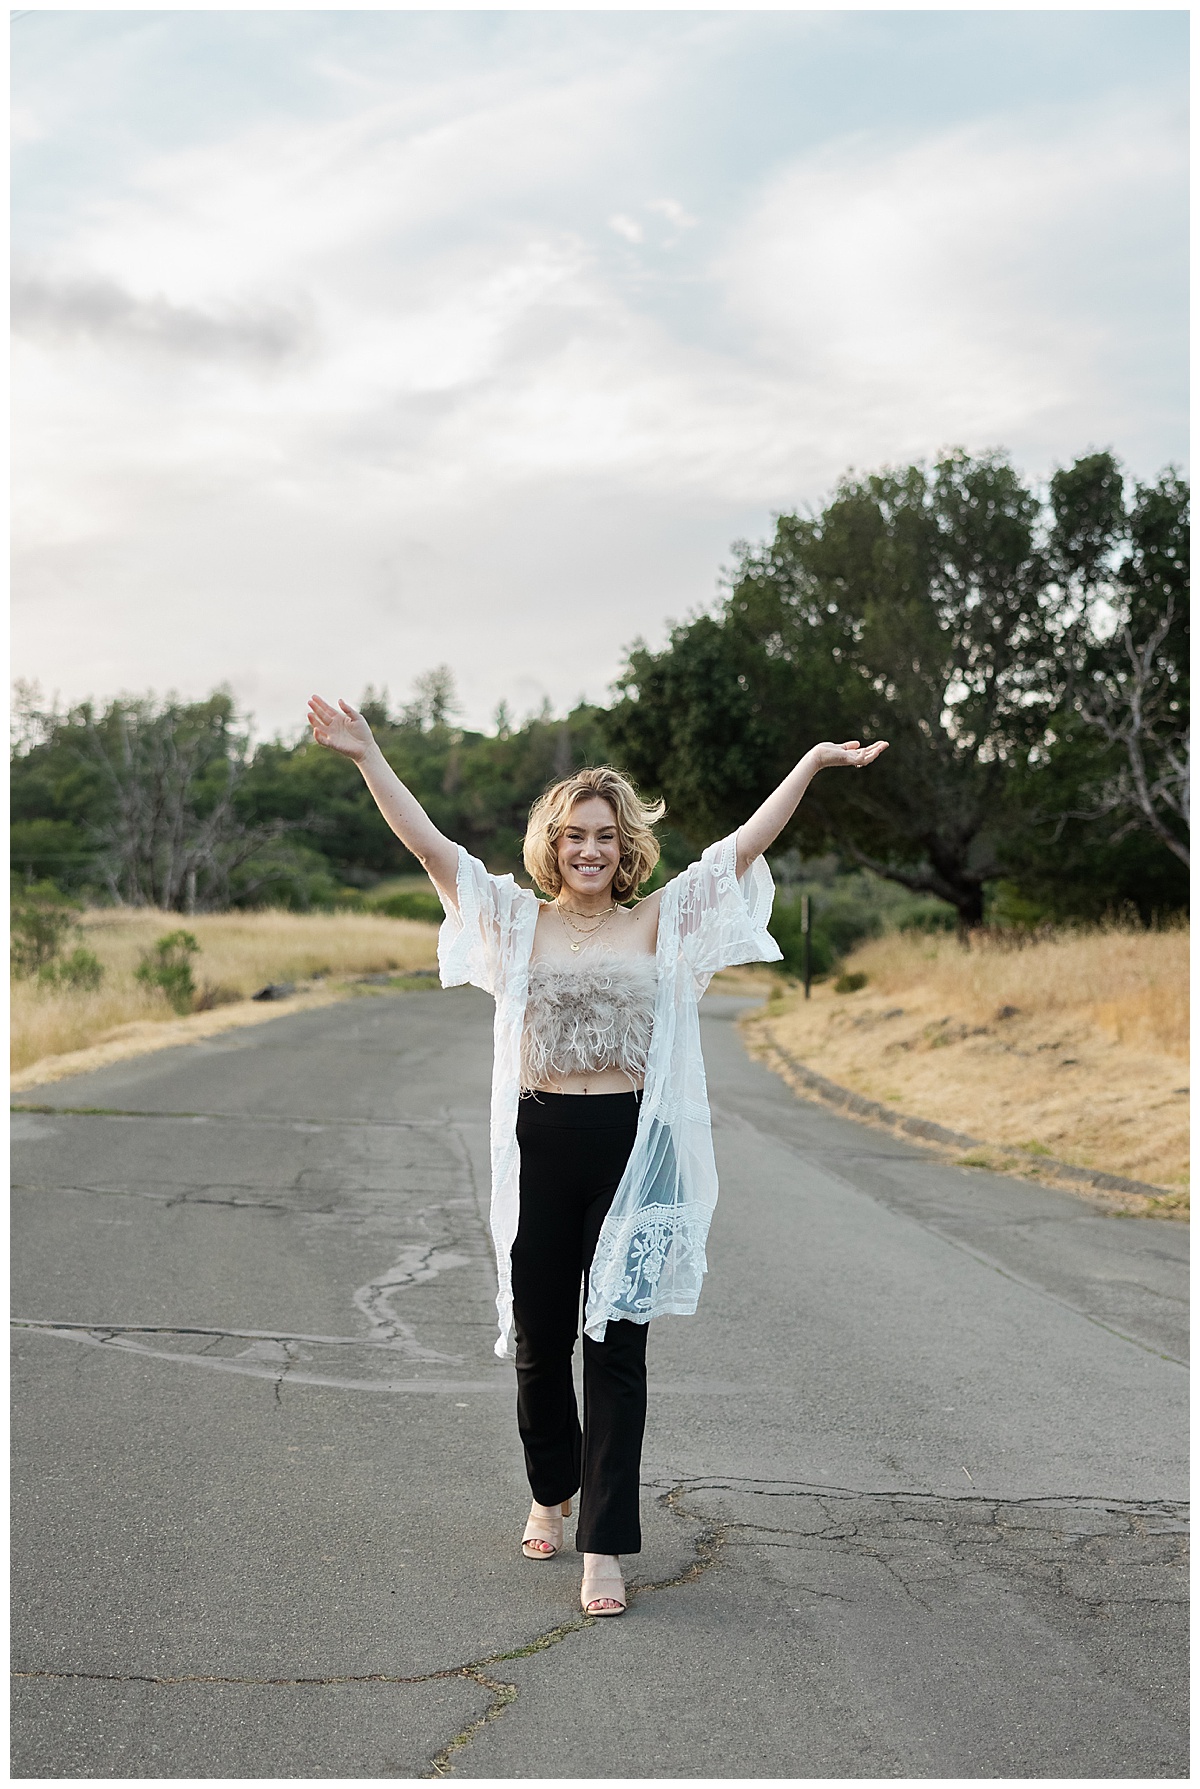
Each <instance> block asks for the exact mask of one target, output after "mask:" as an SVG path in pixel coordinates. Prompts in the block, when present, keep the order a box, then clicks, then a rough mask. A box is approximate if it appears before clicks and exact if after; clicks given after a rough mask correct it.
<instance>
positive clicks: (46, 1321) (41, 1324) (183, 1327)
mask: <svg viewBox="0 0 1200 1789" xmlns="http://www.w3.org/2000/svg"><path fill="white" fill-rule="evenodd" d="M9 1321H10V1324H11V1326H12V1328H14V1329H37V1330H50V1331H55V1330H67V1331H82V1332H83V1333H85V1334H88V1335H94V1336H122V1335H168V1336H212V1337H213V1338H214V1339H216V1340H218V1341H219V1340H221V1338H223V1337H224V1338H227V1339H228V1340H230V1341H242V1340H245V1341H254V1342H314V1343H320V1344H321V1346H322V1347H328V1348H378V1349H382V1350H383V1351H384V1352H385V1353H389V1354H405V1353H406V1352H407V1350H406V1348H405V1345H404V1343H403V1342H401V1341H377V1340H373V1339H372V1338H370V1337H368V1336H319V1335H301V1334H299V1333H293V1332H291V1331H288V1330H278V1329H209V1328H206V1327H204V1326H202V1325H200V1324H195V1323H75V1322H69V1321H67V1320H66V1319H59V1318H56V1317H12V1318H10V1319H9ZM173 1358H179V1357H178V1356H174V1357H173ZM438 1358H439V1359H441V1358H443V1357H442V1356H438ZM453 1358H455V1359H456V1360H457V1359H458V1358H459V1356H457V1355H456V1356H454V1357H453Z"/></svg>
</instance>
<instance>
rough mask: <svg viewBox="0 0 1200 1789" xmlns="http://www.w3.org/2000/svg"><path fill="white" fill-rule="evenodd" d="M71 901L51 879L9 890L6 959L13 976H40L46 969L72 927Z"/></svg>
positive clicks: (73, 909)
mask: <svg viewBox="0 0 1200 1789" xmlns="http://www.w3.org/2000/svg"><path fill="white" fill-rule="evenodd" d="M78 911H79V909H78V907H77V906H76V904H75V902H73V901H70V900H68V898H67V896H66V895H64V894H61V893H60V892H59V890H58V889H57V888H55V886H54V884H53V882H34V883H30V884H26V885H24V886H18V887H17V888H15V889H14V890H13V897H12V914H11V927H10V942H9V959H10V962H11V964H12V972H13V974H14V975H20V976H25V975H40V974H41V972H42V970H44V969H47V968H49V966H50V965H51V964H52V963H53V962H54V960H55V958H56V957H57V956H58V953H59V951H60V950H61V949H62V947H63V945H64V944H65V943H66V941H67V939H68V938H69V937H70V935H71V933H72V932H74V931H75V930H76V925H75V915H76V913H77V912H78Z"/></svg>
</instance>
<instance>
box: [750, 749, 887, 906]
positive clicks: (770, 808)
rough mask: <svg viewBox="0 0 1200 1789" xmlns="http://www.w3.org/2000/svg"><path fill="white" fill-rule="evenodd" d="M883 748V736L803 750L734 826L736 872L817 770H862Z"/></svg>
mask: <svg viewBox="0 0 1200 1789" xmlns="http://www.w3.org/2000/svg"><path fill="white" fill-rule="evenodd" d="M887 748H888V742H887V740H886V739H880V740H877V741H876V743H875V744H874V745H868V746H864V745H861V744H860V743H859V741H858V740H857V739H847V740H846V741H845V742H844V743H843V744H842V745H830V744H829V742H828V741H825V742H823V743H822V744H821V745H814V746H813V748H812V750H811V751H809V752H805V754H804V756H803V757H802V758H801V760H800V762H799V764H797V766H796V768H795V769H794V770H791V771H789V772H788V774H787V776H785V777H784V779H783V781H782V782H781V783H780V785H779V787H778V789H775V790H774V791H773V792H772V793H771V794H770V795H768V796H767V799H766V800H765V801H764V802H763V804H762V806H761V807H760V808H758V809H757V810H756V812H755V813H753V814H751V816H750V818H749V819H748V820H747V821H746V824H745V825H744V826H740V827H739V828H738V835H737V873H738V875H739V876H744V875H745V873H746V871H747V870H748V869H749V868H750V865H751V864H752V863H753V862H754V859H755V858H756V857H761V856H762V854H763V852H764V851H766V850H768V849H769V848H770V847H771V846H772V845H773V844H774V843H775V840H776V839H777V838H778V837H779V835H780V833H781V832H782V831H783V829H784V827H785V826H786V825H787V823H788V821H789V820H790V819H791V817H792V815H793V814H794V813H795V811H796V809H797V808H798V807H799V805H800V801H801V797H802V796H803V794H804V791H805V790H806V789H807V788H808V785H809V784H810V783H811V782H812V780H813V778H814V777H815V776H816V774H817V772H818V770H835V769H844V770H849V769H853V770H864V769H865V768H866V766H867V765H868V764H874V762H875V760H876V758H878V757H879V755H880V753H881V752H886V751H887Z"/></svg>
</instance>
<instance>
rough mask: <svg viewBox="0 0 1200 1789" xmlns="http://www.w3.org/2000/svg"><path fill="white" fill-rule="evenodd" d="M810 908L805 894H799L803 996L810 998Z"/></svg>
mask: <svg viewBox="0 0 1200 1789" xmlns="http://www.w3.org/2000/svg"><path fill="white" fill-rule="evenodd" d="M809 918H810V909H809V901H808V896H807V895H801V896H800V935H801V937H802V938H803V939H804V998H805V999H806V1000H811V999H812V944H811V940H810V928H809Z"/></svg>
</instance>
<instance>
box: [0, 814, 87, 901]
mask: <svg viewBox="0 0 1200 1789" xmlns="http://www.w3.org/2000/svg"><path fill="white" fill-rule="evenodd" d="M8 850H9V861H10V864H11V866H12V872H13V874H14V875H22V874H23V875H25V876H26V877H27V878H28V879H29V880H30V881H47V880H48V881H52V882H54V883H56V884H57V885H58V887H60V888H76V887H79V886H81V885H82V883H83V882H84V881H85V879H86V876H87V871H88V868H89V866H90V865H91V863H92V860H93V858H94V856H95V851H94V847H93V846H92V844H91V841H90V840H89V839H88V837H87V834H86V833H85V832H84V830H83V828H82V827H81V826H79V825H77V824H76V823H75V822H74V821H72V820H49V819H38V820H15V821H14V822H13V824H12V825H11V826H10V828H9V833H8Z"/></svg>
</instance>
